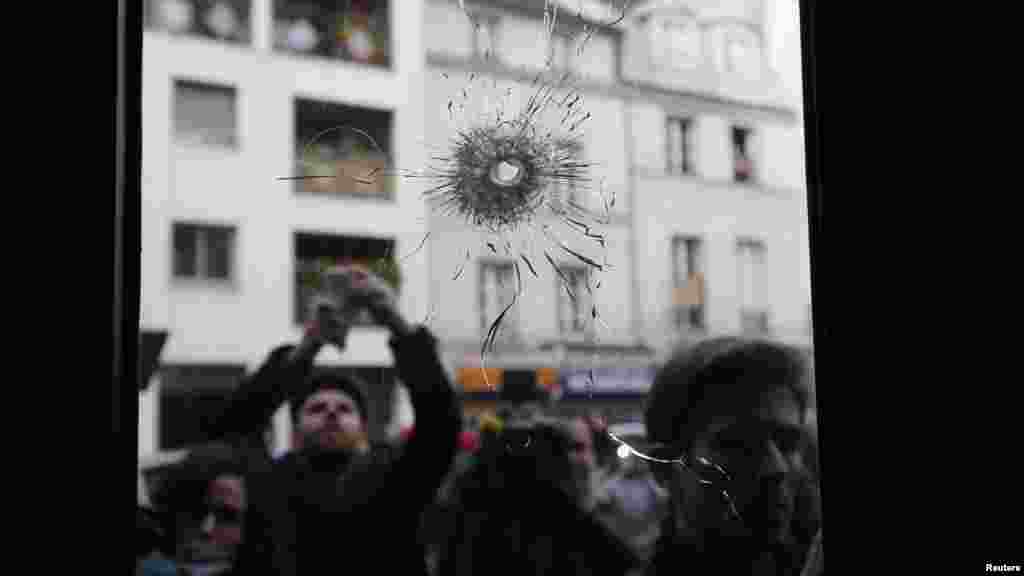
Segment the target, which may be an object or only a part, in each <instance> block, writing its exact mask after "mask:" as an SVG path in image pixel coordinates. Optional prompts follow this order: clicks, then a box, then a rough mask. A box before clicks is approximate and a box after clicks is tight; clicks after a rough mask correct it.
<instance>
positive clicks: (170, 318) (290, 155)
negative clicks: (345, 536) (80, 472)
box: [139, 0, 427, 454]
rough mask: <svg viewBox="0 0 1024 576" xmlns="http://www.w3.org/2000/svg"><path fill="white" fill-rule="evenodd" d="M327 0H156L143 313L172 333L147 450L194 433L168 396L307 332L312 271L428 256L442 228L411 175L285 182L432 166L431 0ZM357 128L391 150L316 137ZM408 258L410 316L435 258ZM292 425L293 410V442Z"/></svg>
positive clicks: (143, 408) (147, 101) (143, 446)
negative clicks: (427, 211)
mask: <svg viewBox="0 0 1024 576" xmlns="http://www.w3.org/2000/svg"><path fill="white" fill-rule="evenodd" d="M315 4H316V3H314V5H315ZM320 4H322V5H323V6H321V7H319V8H317V7H316V6H314V7H313V8H314V10H313V11H312V12H311V11H310V10H311V9H310V8H309V7H308V6H307V5H302V4H301V3H296V2H287V1H281V0H244V1H241V0H232V1H227V0H225V1H222V2H213V3H210V2H196V1H193V0H148V3H147V13H146V20H147V22H146V30H145V32H144V40H143V50H144V54H143V74H144V77H143V138H144V142H143V167H142V193H143V198H142V254H141V258H142V278H141V285H142V293H141V311H140V319H141V322H140V323H141V326H142V328H143V329H156V330H166V331H168V332H169V338H168V340H167V343H166V345H165V347H164V349H163V354H162V357H161V364H162V365H163V366H164V367H165V369H163V370H161V371H160V372H159V373H158V375H157V376H155V378H154V380H153V382H152V384H151V386H150V388H149V390H148V391H147V392H146V393H145V394H144V395H143V396H142V397H141V399H140V412H141V417H140V434H139V452H140V454H145V453H150V452H153V451H156V450H166V449H169V448H173V447H175V446H174V445H173V444H174V443H175V442H184V441H186V439H177V440H171V439H169V438H167V436H168V435H169V434H172V433H173V430H171V428H173V427H170V426H167V425H166V424H167V423H161V415H162V414H163V415H164V416H165V417H166V416H167V413H168V411H169V410H171V411H173V412H174V413H175V414H178V415H179V417H181V416H180V414H182V413H187V412H188V410H189V407H190V406H192V404H190V402H192V400H189V399H187V398H186V399H178V400H177V401H171V403H170V404H168V402H169V400H168V398H170V397H172V396H174V394H175V393H176V392H181V390H171V389H172V388H176V389H180V388H191V389H192V390H193V392H195V391H196V390H197V389H199V388H202V387H203V386H210V387H212V388H219V387H223V386H225V385H227V383H230V382H236V381H237V378H238V376H239V375H240V374H242V373H245V372H251V371H253V370H255V368H256V367H257V366H258V365H259V363H260V362H261V361H262V360H263V359H264V358H265V356H266V355H267V353H268V352H269V351H270V350H271V349H272V348H273V347H275V346H277V345H280V344H283V343H288V342H295V341H296V340H297V339H298V338H299V336H300V334H301V320H302V319H301V318H300V312H299V310H300V308H301V305H302V300H303V295H302V294H303V290H304V289H303V288H301V287H300V280H299V279H298V277H299V276H300V275H301V273H302V272H303V271H304V269H305V268H309V267H310V265H311V263H312V262H314V261H320V260H323V259H329V260H339V259H357V260H358V259H368V258H372V257H381V256H383V254H379V253H378V252H380V251H381V250H384V251H385V252H387V253H389V254H391V255H393V256H397V255H400V254H405V253H411V252H413V251H414V250H415V248H416V246H417V245H418V244H419V243H420V241H421V240H422V238H423V235H424V234H425V224H424V208H423V204H422V202H421V200H420V197H419V191H418V190H417V189H416V188H415V187H414V186H413V185H412V184H410V183H407V182H404V181H401V180H400V179H397V178H391V179H389V180H385V179H380V180H377V179H373V180H374V181H375V182H374V183H373V184H363V185H360V184H359V183H357V182H353V181H352V180H351V179H346V178H343V177H338V178H333V179H330V178H318V179H306V180H282V179H281V178H288V177H293V176H297V175H338V174H340V173H341V172H342V171H343V170H344V169H346V168H347V169H349V170H350V172H352V171H355V170H361V169H362V168H361V166H378V167H390V166H388V162H390V164H391V165H398V164H412V165H417V164H419V163H421V162H422V161H423V154H424V153H423V150H422V148H420V147H419V146H417V145H416V144H415V141H416V139H417V138H416V137H417V136H418V135H420V134H422V133H423V116H422V105H421V100H420V96H419V94H420V84H421V81H420V77H421V74H422V70H423V49H422V45H421V36H422V33H423V29H422V27H421V25H420V24H421V23H422V20H423V16H422V3H421V2H420V1H419V0H403V1H402V2H401V12H400V13H399V12H398V11H397V7H396V6H395V5H394V3H391V6H388V3H386V2H378V3H376V4H377V8H376V10H375V11H373V12H366V11H364V12H359V13H355V12H353V13H350V14H347V15H346V14H340V13H339V14H333V15H332V14H330V13H329V11H330V10H332V9H335V4H337V3H332V2H321V3H320ZM316 10H320V11H321V12H316ZM331 16H333V17H334V19H333V20H332V19H331ZM346 16H347V17H346ZM333 21H336V22H338V25H337V26H334V25H331V26H327V27H324V26H323V22H333ZM340 125H352V126H355V127H358V128H360V129H362V130H363V131H365V132H368V133H372V134H373V135H374V136H375V138H376V139H377V140H380V141H381V142H379V143H378V144H379V145H381V147H383V148H385V150H384V152H386V154H383V155H382V154H380V153H379V152H376V151H375V150H374V147H373V146H372V145H370V146H365V145H364V144H365V139H364V140H360V138H358V137H356V138H349V139H348V140H344V137H346V136H351V135H352V134H355V132H352V131H346V130H341V131H334V132H333V133H328V134H326V135H322V136H320V137H319V138H314V137H315V136H317V133H318V132H322V131H323V130H324V129H325V128H330V127H333V126H340ZM308 144H311V145H310V146H307V145H308ZM356 151H358V153H357V152H356ZM387 157H390V158H389V159H388V160H385V158H387ZM339 167H340V168H339ZM381 173H384V172H383V171H382V172H381ZM378 182H387V184H379V183H378ZM401 267H402V273H403V274H402V276H403V278H402V283H401V290H400V299H401V306H402V309H403V311H404V312H405V313H406V314H408V315H409V316H410V317H424V316H425V315H426V311H427V302H426V300H425V294H426V292H427V291H426V280H425V278H426V260H425V258H424V256H423V255H418V254H414V255H413V256H410V257H409V258H407V259H405V260H403V261H402V264H401ZM386 342H387V334H386V332H385V331H384V330H383V329H378V328H373V327H361V328H356V329H355V330H354V331H353V333H352V335H351V337H350V338H349V342H348V346H349V349H348V350H347V351H346V353H345V354H344V356H341V355H338V354H336V353H333V351H325V353H324V355H323V356H322V357H321V360H322V361H324V362H327V363H333V364H341V365H352V366H360V367H370V368H372V367H382V366H389V365H390V364H391V360H392V359H391V353H390V350H389V348H388V346H387V343H386ZM172 380H173V381H174V382H171V381H172ZM200 392H201V390H200ZM221 392H222V391H221ZM218 393H219V392H218V391H213V390H211V391H210V394H212V395H214V396H216V395H217V394H218ZM171 405H173V406H174V408H173V410H172V409H171V408H168V406H171ZM196 405H198V404H196ZM192 425H193V428H194V427H195V426H201V424H197V423H195V422H193V423H192ZM288 430H289V426H288V418H287V414H286V411H284V410H282V411H280V412H279V414H278V416H277V417H276V426H275V427H274V431H273V434H274V438H275V440H274V445H275V446H277V447H278V449H281V448H282V447H285V446H287V445H288V443H289V435H288ZM191 432H192V433H193V434H194V433H195V432H196V431H195V430H192V431H191ZM186 435H187V433H186Z"/></svg>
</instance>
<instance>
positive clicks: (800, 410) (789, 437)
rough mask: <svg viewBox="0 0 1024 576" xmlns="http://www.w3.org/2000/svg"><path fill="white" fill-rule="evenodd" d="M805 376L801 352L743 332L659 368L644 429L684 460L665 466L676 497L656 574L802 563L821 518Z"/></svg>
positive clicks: (775, 571) (791, 567)
mask: <svg viewBox="0 0 1024 576" xmlns="http://www.w3.org/2000/svg"><path fill="white" fill-rule="evenodd" d="M809 378H810V372H809V369H808V364H807V359H806V358H805V357H804V356H803V355H802V353H800V352H799V351H797V350H795V349H792V348H789V347H787V346H782V345H779V344H775V343H771V342H766V341H755V340H745V339H739V338H716V339H711V340H707V341H704V342H702V343H700V344H698V345H697V346H695V347H694V348H693V349H691V350H689V351H685V352H680V353H678V354H676V355H675V356H674V357H673V358H671V359H670V360H669V361H668V363H667V364H666V365H665V366H664V367H663V368H662V369H661V370H660V371H659V373H658V375H657V377H656V378H655V382H654V385H653V387H652V389H651V392H650V394H649V396H648V399H647V407H646V415H645V416H646V425H647V431H648V437H649V439H651V440H653V441H655V442H660V443H662V444H664V445H667V446H669V447H671V448H672V449H674V450H675V451H676V453H677V454H681V455H683V456H684V457H685V459H686V461H687V462H688V463H689V464H690V468H689V469H686V470H684V469H683V468H682V467H680V466H676V467H674V469H673V473H672V474H671V475H670V476H669V478H670V482H669V484H670V492H671V494H672V501H673V505H672V509H671V514H670V516H669V518H668V519H667V520H666V522H664V523H663V525H662V536H661V537H660V539H659V543H658V546H657V551H656V553H655V557H654V559H653V562H652V565H651V568H650V571H649V572H650V573H651V574H657V575H661V574H675V573H679V572H681V571H698V572H701V571H703V570H713V571H715V572H719V573H743V574H753V575H756V576H759V575H762V574H771V575H782V574H785V575H793V576H796V575H799V574H800V573H801V570H802V569H803V568H804V566H805V564H807V561H808V557H809V553H808V552H809V548H810V545H811V541H812V539H813V538H814V536H815V534H817V533H819V530H820V525H821V524H820V517H819V511H820V507H819V506H818V502H817V496H816V494H817V491H816V487H815V486H814V482H813V478H812V477H811V475H810V474H809V473H808V471H807V468H806V466H805V465H804V462H803V455H804V452H805V450H806V447H807V445H808V440H809V435H808V432H807V428H808V427H807V425H808V412H809V406H808V404H809V401H808V398H809V396H808V392H809V384H810V382H809ZM716 466H717V468H716ZM693 471H696V473H697V474H698V475H697V476H695V475H694V473H693ZM698 476H699V478H698ZM705 482H710V484H706V483H705Z"/></svg>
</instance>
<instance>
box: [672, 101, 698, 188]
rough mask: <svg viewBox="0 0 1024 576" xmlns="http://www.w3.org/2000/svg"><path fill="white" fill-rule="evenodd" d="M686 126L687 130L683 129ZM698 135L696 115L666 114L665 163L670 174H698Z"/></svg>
mask: <svg viewBox="0 0 1024 576" xmlns="http://www.w3.org/2000/svg"><path fill="white" fill-rule="evenodd" d="M684 126H685V128H686V129H685V130H683V127H684ZM696 136H697V119H696V118H695V117H694V116H683V115H667V116H666V119H665V159H666V163H665V165H666V170H667V172H668V173H669V174H676V175H688V176H692V175H696V173H697V154H696V140H697V138H696Z"/></svg>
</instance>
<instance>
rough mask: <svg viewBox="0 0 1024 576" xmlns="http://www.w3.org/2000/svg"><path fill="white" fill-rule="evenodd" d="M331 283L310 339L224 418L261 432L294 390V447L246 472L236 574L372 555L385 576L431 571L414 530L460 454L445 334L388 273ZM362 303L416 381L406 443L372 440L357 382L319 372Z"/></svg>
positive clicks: (285, 353) (367, 561) (281, 358)
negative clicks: (412, 307)
mask: <svg viewBox="0 0 1024 576" xmlns="http://www.w3.org/2000/svg"><path fill="white" fill-rule="evenodd" d="M327 285H328V287H329V289H328V290H327V291H326V293H325V294H323V295H322V296H321V297H320V298H318V299H317V300H316V302H315V303H314V308H315V316H314V318H315V320H314V321H313V322H311V323H310V325H309V326H308V327H307V329H306V331H305V334H304V336H303V339H302V341H301V342H300V343H299V344H298V345H297V346H281V347H278V348H276V349H275V350H274V351H273V352H272V353H271V354H270V356H269V358H268V359H267V360H266V361H265V362H264V364H263V365H262V366H261V367H260V369H259V370H258V371H257V372H256V373H255V374H254V376H253V377H252V378H251V379H250V380H249V381H248V382H246V383H245V385H244V386H242V388H241V389H240V390H239V391H238V393H237V394H236V397H235V398H234V400H233V402H232V406H231V408H230V409H229V411H228V413H227V414H226V415H225V417H224V419H223V420H222V426H223V432H224V433H225V434H229V435H230V434H232V433H233V434H241V435H243V436H249V437H251V438H254V437H255V435H258V434H257V431H260V430H263V429H264V428H265V425H266V422H267V421H268V420H269V418H270V417H271V416H272V414H273V413H274V411H276V409H277V408H278V406H280V404H281V403H282V402H284V401H286V400H287V401H289V402H290V405H291V406H290V407H291V410H292V415H293V422H294V437H295V449H294V450H293V451H291V452H289V453H287V454H286V455H285V456H284V457H282V458H281V459H279V460H278V461H275V462H273V463H269V462H268V463H267V465H266V466H265V467H264V469H262V470H258V471H254V472H253V473H252V474H250V476H249V478H248V479H247V485H246V487H247V495H248V504H249V508H248V510H247V513H246V523H245V534H244V535H245V538H244V543H243V544H242V546H241V550H240V552H239V557H238V564H237V569H238V572H239V573H242V574H251V575H256V574H275V575H295V574H314V573H317V572H320V571H323V570H325V569H326V570H331V569H337V570H345V569H346V568H356V567H362V566H367V565H368V566H373V567H374V571H375V572H380V573H384V574H425V573H426V566H425V564H424V552H423V547H422V546H421V545H420V544H419V542H418V541H417V533H416V531H417V527H418V525H419V519H420V515H421V514H422V512H423V510H424V508H425V507H426V506H427V505H428V504H429V503H430V501H431V500H432V498H433V496H434V494H435V493H436V491H437V489H438V487H439V486H440V484H441V482H442V479H443V477H444V475H445V474H446V472H447V471H448V468H449V467H450V465H451V462H452V460H453V458H454V455H455V452H456V448H457V442H458V434H459V430H460V411H459V407H458V404H457V400H456V397H455V394H454V391H453V390H452V387H451V384H450V383H449V381H448V377H447V375H446V374H445V372H444V369H443V368H442V366H441V364H440V361H439V359H438V356H437V350H436V347H437V341H436V340H435V338H434V337H433V335H432V334H430V333H429V332H428V331H427V330H426V328H423V327H417V328H413V327H411V326H409V325H408V324H407V323H406V321H405V320H404V319H403V318H402V316H401V315H400V314H399V312H398V310H397V307H396V302H395V297H394V294H393V293H392V292H391V290H390V289H389V288H388V287H387V286H386V285H385V284H384V282H383V281H382V280H381V279H380V278H378V277H376V276H374V275H373V274H371V273H370V272H368V271H366V270H364V269H361V268H358V267H354V266H347V267H339V268H335V269H332V270H330V271H329V272H328V273H327ZM362 310H367V311H369V313H370V315H371V316H372V317H373V319H374V320H375V321H376V322H378V323H380V324H382V325H384V326H385V327H387V328H388V329H389V330H390V332H391V338H390V340H389V344H390V346H391V349H392V351H393V353H394V356H395V360H396V367H397V371H398V376H399V379H400V380H401V382H402V383H403V384H404V385H405V386H407V387H408V388H409V392H410V397H411V400H412V405H413V409H414V411H415V415H416V433H415V435H414V436H413V437H412V438H411V439H409V440H408V442H406V443H405V444H404V445H403V446H371V445H370V444H369V442H368V440H367V432H366V429H367V421H368V414H367V410H368V407H367V404H366V401H365V398H364V396H363V392H362V391H361V388H360V383H358V382H356V381H355V380H354V379H353V378H352V377H350V376H346V375H343V374H338V373H331V372H323V373H314V370H313V362H314V359H315V358H316V356H317V354H318V353H319V351H320V350H321V349H322V348H323V346H325V345H327V344H331V345H334V346H336V347H338V349H339V350H344V348H345V342H346V338H347V335H348V331H349V326H350V325H351V322H352V320H353V318H354V317H355V315H356V314H358V313H360V312H361V311H362ZM382 545H384V546H386V547H387V549H388V552H387V553H383V554H382V553H380V550H381V546H382ZM360 569H362V568H360Z"/></svg>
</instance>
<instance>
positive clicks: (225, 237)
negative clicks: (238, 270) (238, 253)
mask: <svg viewBox="0 0 1024 576" xmlns="http://www.w3.org/2000/svg"><path fill="white" fill-rule="evenodd" d="M172 235H173V237H174V238H173V244H174V277H175V278H192V279H200V280H214V281H219V282H229V281H231V279H232V276H233V272H234V270H233V269H234V262H233V261H234V255H235V228H233V227H230V226H211V225H205V224H191V223H182V222H178V223H175V224H174V226H173V229H172Z"/></svg>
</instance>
